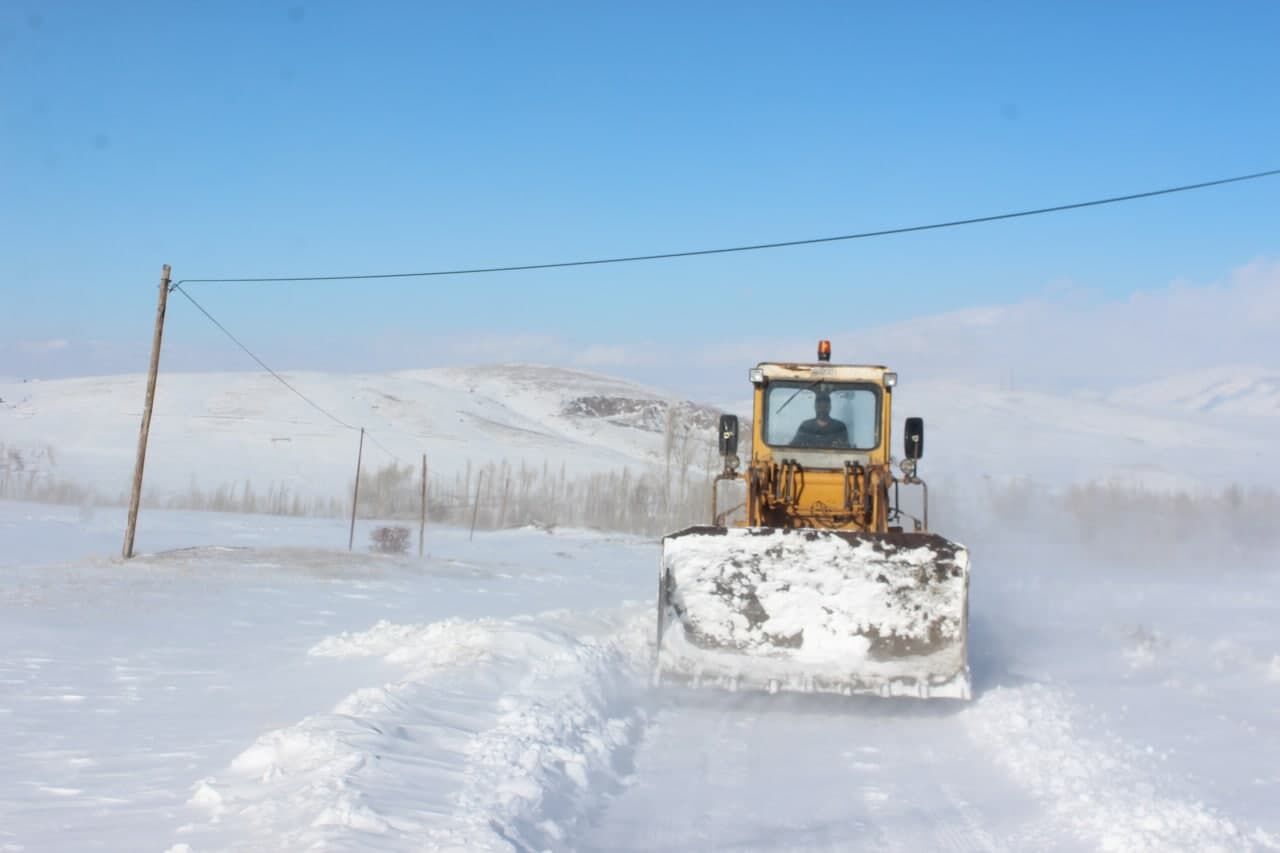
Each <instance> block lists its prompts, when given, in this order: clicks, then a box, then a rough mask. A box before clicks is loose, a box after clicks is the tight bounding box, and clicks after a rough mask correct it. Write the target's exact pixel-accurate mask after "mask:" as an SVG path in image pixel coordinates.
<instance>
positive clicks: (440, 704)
mask: <svg viewBox="0 0 1280 853" xmlns="http://www.w3.org/2000/svg"><path fill="white" fill-rule="evenodd" d="M650 623H651V619H650V618H649V613H648V611H647V608H646V609H645V610H644V611H643V612H639V611H637V610H636V609H627V610H621V611H608V612H604V613H601V614H596V615H588V616H583V615H574V614H567V613H555V614H545V615H542V616H538V617H528V618H520V619H513V620H476V621H462V620H447V621H444V622H437V623H432V624H429V625H395V624H392V623H387V622H380V623H379V624H378V625H376V626H374V628H372V629H371V630H369V631H366V632H362V633H359V634H344V635H340V636H337V637H331V638H329V639H327V640H325V641H323V642H321V643H320V644H318V645H317V646H316V647H315V648H313V649H312V654H313V655H315V656H321V657H325V656H328V657H380V658H382V659H383V660H385V661H387V662H389V663H392V664H398V665H401V666H404V667H406V668H407V670H408V672H407V673H406V674H405V675H404V677H402V678H401V679H399V680H397V681H394V682H391V683H389V684H386V685H384V686H382V687H368V688H363V689H361V690H358V691H356V692H355V693H352V694H351V695H350V696H348V697H347V698H346V699H344V700H343V701H342V702H340V703H339V704H338V706H337V707H336V708H335V709H334V710H333V712H332V713H329V714H319V715H315V716H311V717H307V718H305V719H303V720H301V721H300V722H298V723H297V724H295V725H292V726H288V727H286V728H284V729H280V730H276V731H272V732H268V733H266V734H264V735H262V736H261V737H260V738H258V740H257V742H255V743H254V744H253V745H251V746H250V747H249V748H248V749H246V750H245V751H244V752H242V753H241V754H240V756H238V757H237V758H236V759H235V760H234V761H233V762H232V764H231V766H230V768H228V770H227V772H226V773H225V774H223V776H222V777H220V778H217V779H206V780H203V781H201V782H199V783H198V784H197V785H196V786H195V791H194V794H193V796H192V798H191V804H192V805H193V806H195V807H197V808H198V809H200V810H202V811H204V812H205V814H206V815H207V817H208V821H207V822H206V823H204V824H191V825H188V826H186V827H184V828H183V830H182V839H181V840H182V842H183V843H184V844H190V845H192V846H193V847H196V848H198V849H210V848H212V849H258V848H260V847H262V846H263V845H264V844H268V845H269V846H272V847H283V848H286V849H302V848H309V847H312V846H314V845H319V846H323V847H325V848H326V849H328V848H334V849H361V850H364V849H377V850H423V849H428V850H474V851H486V850H512V849H544V848H548V847H550V848H559V847H562V846H563V845H564V844H565V843H566V840H567V839H569V838H571V837H572V836H573V834H574V832H575V830H576V827H577V826H578V825H579V824H580V823H581V822H582V821H583V820H584V819H586V818H587V817H589V816H590V815H591V814H592V813H593V811H594V810H595V809H597V808H599V806H600V802H601V797H602V796H603V792H606V791H608V790H611V789H614V788H617V787H618V786H619V784H620V783H619V779H620V778H621V777H622V776H625V775H626V773H627V772H629V756H630V753H631V752H632V751H633V750H634V747H635V744H636V742H637V741H638V739H639V738H640V736H641V733H642V730H643V727H644V724H645V720H646V712H645V709H644V708H643V707H642V706H641V705H640V704H639V702H638V696H639V691H641V690H642V689H643V683H644V673H643V668H644V667H643V661H644V660H645V659H646V658H647V640H646V636H647V632H648V629H649V628H650V627H651V626H650ZM173 849H174V850H179V849H187V848H184V847H183V846H182V845H176V846H175V848H173Z"/></svg>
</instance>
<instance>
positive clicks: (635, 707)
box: [0, 503, 1280, 851]
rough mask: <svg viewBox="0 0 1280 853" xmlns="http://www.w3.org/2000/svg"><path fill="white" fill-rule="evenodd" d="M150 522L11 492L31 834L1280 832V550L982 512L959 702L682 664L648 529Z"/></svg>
mask: <svg viewBox="0 0 1280 853" xmlns="http://www.w3.org/2000/svg"><path fill="white" fill-rule="evenodd" d="M956 522H957V524H958V526H962V527H963V524H961V523H960V522H961V520H960V519H956ZM121 526H122V518H121V513H120V512H118V511H115V510H109V511H108V510H97V511H94V512H89V511H86V510H79V509H75V508H60V507H47V506H38V505H31V504H19V503H0V648H3V650H4V653H3V656H2V657H0V723H2V725H0V768H2V769H3V772H2V773H0V850H29V851H34V850H41V851H43V850H91V849H105V850H166V849H172V850H187V849H190V850H196V851H201V850H229V849H230V850H261V849H288V850H302V849H328V850H543V849H550V850H652V849H660V850H833V849H834V850H850V849H852V850H857V849H868V850H912V851H915V850H932V849H942V850H1042V849H1047V850H1093V849H1107V850H1214V849H1220V850H1267V849H1280V809H1277V808H1276V806H1275V804H1276V803H1277V802H1280V627H1277V626H1278V625H1280V604H1278V603H1277V602H1280V566H1278V565H1277V562H1276V558H1275V555H1274V552H1268V551H1258V552H1250V551H1247V550H1245V551H1237V552H1232V553H1231V555H1230V557H1229V558H1227V557H1224V558H1223V559H1222V560H1221V561H1218V562H1212V561H1210V562H1197V561H1194V560H1187V561H1182V562H1175V563H1172V564H1169V563H1160V562H1158V561H1152V562H1143V563H1141V564H1123V563H1112V562H1108V561H1105V560H1102V559H1101V558H1100V557H1099V556H1098V555H1097V554H1096V553H1095V552H1090V551H1087V550H1085V549H1083V548H1082V547H1081V546H1078V545H1074V544H1069V543H1065V539H1064V537H1062V536H1059V535H1056V534H1055V535H1048V534H1045V535H1041V536H1037V535H1035V532H1034V531H1031V532H1028V530H1027V529H1026V528H1024V529H1023V530H1022V531H1021V532H1020V534H1019V535H1018V536H1003V535H1001V533H1000V528H999V527H998V526H990V525H989V526H986V527H979V526H977V525H975V526H972V527H971V528H969V531H970V535H969V538H968V541H966V544H967V545H968V546H969V547H970V550H971V553H972V555H973V589H972V625H973V634H972V638H971V662H972V665H973V678H974V699H973V701H972V702H971V703H968V704H963V703H947V702H931V703H922V702H919V701H915V700H881V699H874V698H865V697H862V698H859V697H854V698H849V697H836V696H808V695H779V696H768V695H762V694H720V693H710V692H706V691H690V690H686V689H679V688H658V689H654V688H651V687H650V686H649V680H648V661H649V659H650V655H651V644H652V636H653V622H654V607H653V594H654V579H655V574H656V568H657V561H658V548H657V544H656V543H655V542H652V541H646V540H642V539H636V538H628V537H621V536H613V535H607V534H601V533H595V532H585V531H562V530H555V531H552V532H546V531H543V530H537V529H520V530H510V531H505V532H499V533H477V535H476V537H475V540H474V541H473V542H469V541H468V540H467V535H466V532H465V531H459V530H451V529H447V528H440V527H435V528H429V529H428V546H427V550H428V552H429V554H428V556H427V557H426V558H424V559H422V560H419V559H418V558H416V557H394V558H393V557H382V556H375V555H372V554H368V553H363V552H362V550H358V551H357V552H356V553H355V554H348V553H346V552H345V550H343V548H344V546H345V544H346V528H345V525H343V524H342V523H341V522H337V521H328V520H315V519H275V518H268V517H261V516H233V515H222V514H213V513H209V514H201V513H163V512H151V513H149V514H148V520H147V525H146V528H145V530H146V536H145V538H144V539H143V540H142V544H143V548H144V550H146V551H148V552H149V553H148V554H147V555H146V556H144V557H142V558H140V559H137V560H135V561H132V562H130V563H127V564H126V563H121V562H119V561H117V560H115V559H114V558H111V557H109V556H107V555H110V554H114V553H115V552H116V551H117V550H118V547H119V540H120V529H121ZM357 542H358V543H361V546H363V544H364V543H366V542H368V529H367V527H366V528H365V529H362V530H360V531H358V532H357ZM170 548H172V549H175V550H166V549H170Z"/></svg>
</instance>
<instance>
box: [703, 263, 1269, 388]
mask: <svg viewBox="0 0 1280 853" xmlns="http://www.w3.org/2000/svg"><path fill="white" fill-rule="evenodd" d="M1278 328H1280V262H1277V261H1258V262H1255V263H1251V264H1249V265H1247V266H1244V267H1241V268H1239V269H1237V270H1235V271H1233V272H1232V273H1231V274H1230V275H1228V276H1227V277H1226V278H1225V279H1224V280H1222V281H1217V282H1212V283H1209V284H1199V285H1198V284H1192V283H1188V282H1185V281H1175V282H1172V283H1171V284H1169V285H1168V286H1167V287H1164V288H1159V289H1155V290H1149V291H1142V292H1139V293H1136V294H1133V295H1131V296H1128V297H1124V298H1113V299H1108V298H1103V297H1099V296H1098V295H1097V294H1091V293H1089V292H1087V291H1082V290H1080V289H1076V288H1072V287H1069V286H1062V285H1061V284H1059V286H1055V287H1054V288H1053V289H1052V291H1049V292H1047V293H1046V294H1044V295H1041V296H1037V297H1035V298H1033V299H1028V300H1024V301H1022V302H1017V303H1011V304H1006V305H987V306H974V307H971V308H965V309H962V310H959V311H953V312H948V313H946V314H934V315H926V316H922V317H918V318H915V319H912V320H908V321H904V322H900V323H894V324H891V325H887V326H879V327H871V328H866V329H861V330H834V329H833V330H832V331H831V333H830V335H829V337H830V338H831V341H832V348H833V351H834V357H835V360H837V361H841V360H847V361H851V362H862V363H872V364H889V365H892V366H894V367H895V368H897V369H898V370H899V371H900V372H902V373H903V377H904V381H909V378H910V377H912V376H914V377H922V378H933V377H946V378H959V379H967V380H971V381H974V380H976V381H986V382H991V383H992V384H999V383H1004V382H1008V381H1010V379H1012V381H1013V382H1014V383H1015V384H1017V385H1021V386H1038V387H1073V386H1074V387H1093V388H1107V387H1114V386H1117V385H1121V384H1125V383H1131V382H1140V381H1146V380H1150V379H1155V378H1159V377H1163V376H1169V375H1171V374H1175V373H1182V372H1187V371H1191V370H1198V369H1201V368H1205V367H1212V366H1221V365H1231V364H1256V365H1260V366H1266V367H1270V368H1277V369H1280V336H1278V335H1277V334H1276V331H1275V330H1276V329H1278ZM815 345H816V340H801V339H799V338H788V339H779V338H770V339H767V340H766V339H754V340H740V341H733V342H726V343H721V344H715V345H710V346H707V347H704V348H702V349H700V350H698V351H697V352H696V353H693V354H692V355H693V361H694V362H695V363H700V364H702V365H704V367H705V368H707V369H717V368H723V367H725V366H727V365H733V366H736V367H740V368H742V369H745V368H746V367H747V366H750V365H753V364H755V363H756V362H758V361H764V360H776V359H796V360H810V359H812V358H813V357H814V355H813V352H814V347H815Z"/></svg>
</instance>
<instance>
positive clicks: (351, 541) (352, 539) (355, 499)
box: [347, 427, 364, 551]
mask: <svg viewBox="0 0 1280 853" xmlns="http://www.w3.org/2000/svg"><path fill="white" fill-rule="evenodd" d="M363 459H364V427H360V449H359V450H357V451H356V490H355V493H354V494H352V495H351V534H350V535H349V536H347V550H348V551H350V550H352V549H353V548H354V547H355V544H356V506H358V505H359V503H360V462H361V460H363Z"/></svg>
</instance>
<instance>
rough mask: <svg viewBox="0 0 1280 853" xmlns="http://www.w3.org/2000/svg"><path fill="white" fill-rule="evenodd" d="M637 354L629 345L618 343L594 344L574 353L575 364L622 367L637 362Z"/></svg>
mask: <svg viewBox="0 0 1280 853" xmlns="http://www.w3.org/2000/svg"><path fill="white" fill-rule="evenodd" d="M636 361H637V359H636V357H635V355H634V354H633V353H631V351H630V350H628V348H627V347H624V346H620V345H618V344H592V345H591V346H589V347H587V348H586V349H583V350H579V351H578V352H576V353H574V356H573V362H574V364H579V365H582V366H583V367H622V366H624V365H628V364H635V363H636Z"/></svg>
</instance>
